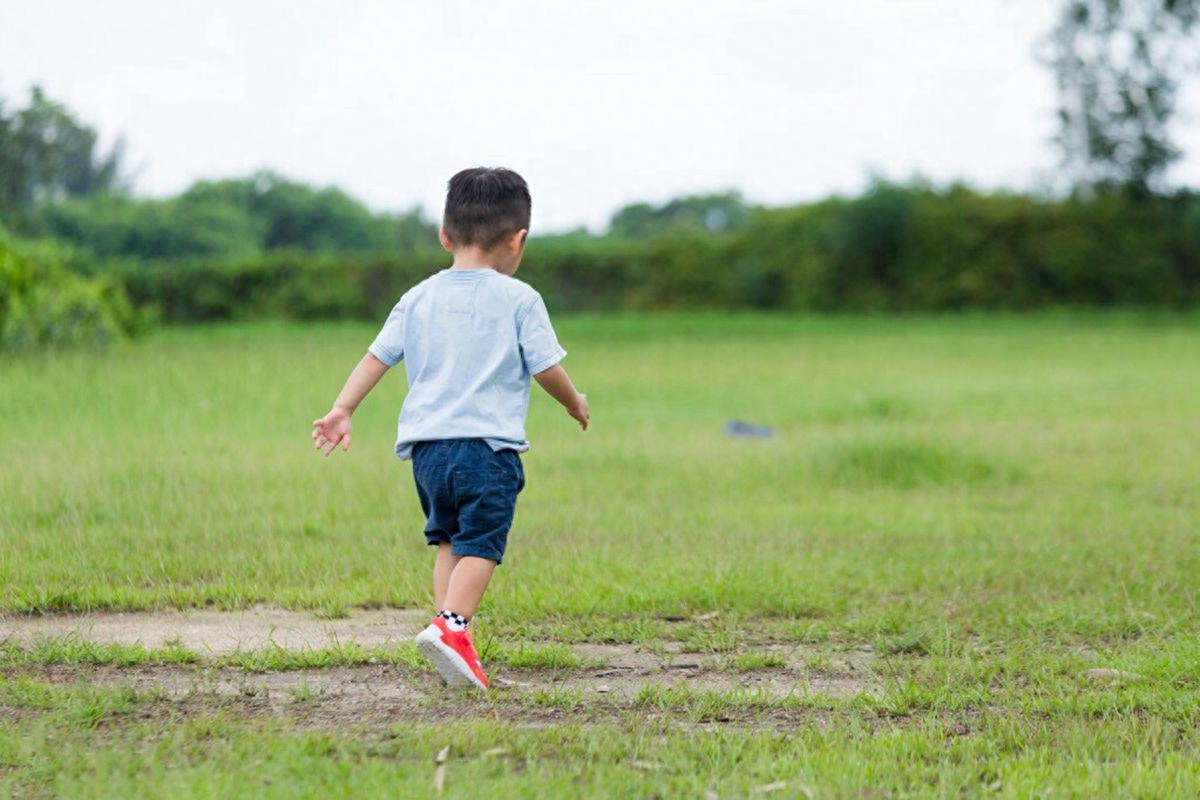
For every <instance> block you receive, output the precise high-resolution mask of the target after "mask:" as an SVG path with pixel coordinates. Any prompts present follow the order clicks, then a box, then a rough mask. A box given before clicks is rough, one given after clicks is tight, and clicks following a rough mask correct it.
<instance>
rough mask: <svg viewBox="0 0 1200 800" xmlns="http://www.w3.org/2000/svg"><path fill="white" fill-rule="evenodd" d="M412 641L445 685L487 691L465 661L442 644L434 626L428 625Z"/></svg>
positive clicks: (439, 633) (438, 631)
mask: <svg viewBox="0 0 1200 800" xmlns="http://www.w3.org/2000/svg"><path fill="white" fill-rule="evenodd" d="M414 641H415V642H416V643H417V649H418V650H420V651H421V652H422V653H423V654H424V655H425V657H426V658H428V659H429V662H430V663H431V664H433V666H434V667H435V668H436V669H437V671H438V674H439V675H441V676H442V679H443V680H445V681H446V683H448V684H450V685H451V686H474V687H475V688H477V689H483V690H485V691H486V690H487V686H486V685H485V684H483V683H481V682H480V680H479V679H478V678H476V677H475V673H474V672H472V671H471V667H470V665H468V664H467V662H466V660H465V659H464V658H463V657H462V656H460V655H459V654H458V653H456V652H454V650H453V648H451V647H449V646H448V645H446V644H445V643H444V642H442V632H441V631H440V630H438V629H437V627H436V626H434V625H430V626H429V627H428V628H426V629H425V630H423V631H421V632H420V633H418V634H417V638H416V639H415V640H414Z"/></svg>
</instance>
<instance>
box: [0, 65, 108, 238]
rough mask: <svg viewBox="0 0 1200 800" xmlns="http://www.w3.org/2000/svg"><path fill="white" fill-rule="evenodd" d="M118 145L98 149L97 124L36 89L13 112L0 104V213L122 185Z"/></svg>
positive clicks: (7, 214)
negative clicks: (22, 105) (77, 115)
mask: <svg viewBox="0 0 1200 800" xmlns="http://www.w3.org/2000/svg"><path fill="white" fill-rule="evenodd" d="M121 158H122V144H121V142H118V143H117V144H116V145H114V146H113V147H112V148H111V149H110V150H109V151H108V152H107V153H100V152H98V149H97V133H96V131H95V129H93V128H91V127H90V126H88V125H86V124H84V123H83V122H80V121H79V120H78V119H76V118H75V116H74V115H73V114H72V113H71V112H70V111H69V110H68V109H67V108H65V107H64V106H63V105H61V104H59V103H56V102H54V101H53V100H51V99H50V98H48V97H46V95H45V94H44V93H43V92H42V90H41V89H39V88H36V87H35V88H34V89H33V90H32V92H31V94H30V99H29V104H28V105H27V106H26V107H25V108H22V109H19V110H17V111H15V112H14V113H12V114H11V115H9V114H6V113H5V109H4V106H3V104H2V103H0V217H9V218H13V217H17V216H20V215H23V214H26V213H28V212H30V211H32V210H33V209H34V208H35V207H36V206H38V205H40V204H43V203H47V202H54V201H57V200H61V199H63V198H66V197H85V196H89V195H93V194H97V193H102V192H107V191H114V190H118V189H120V188H121Z"/></svg>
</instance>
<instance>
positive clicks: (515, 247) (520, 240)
mask: <svg viewBox="0 0 1200 800" xmlns="http://www.w3.org/2000/svg"><path fill="white" fill-rule="evenodd" d="M528 239H529V229H528V228H521V230H519V231H517V232H516V233H514V234H513V235H512V238H511V239H509V240H508V248H509V250H511V251H512V252H514V253H519V252H521V249H522V248H523V247H525V242H526V241H527V240H528Z"/></svg>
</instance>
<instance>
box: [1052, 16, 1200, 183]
mask: <svg viewBox="0 0 1200 800" xmlns="http://www.w3.org/2000/svg"><path fill="white" fill-rule="evenodd" d="M1198 20H1200V0H1066V2H1064V3H1063V6H1062V10H1061V12H1060V13H1059V17H1058V22H1057V24H1056V26H1055V28H1054V30H1053V32H1052V33H1051V35H1050V36H1049V37H1048V40H1047V44H1048V45H1049V52H1048V54H1047V58H1046V60H1047V61H1048V63H1049V64H1050V66H1051V67H1052V69H1053V70H1054V74H1055V78H1056V80H1057V82H1058V90H1059V97H1060V107H1059V123H1060V131H1059V135H1058V143H1059V145H1060V147H1061V148H1062V150H1063V154H1064V157H1065V159H1064V160H1065V161H1066V163H1067V165H1068V166H1069V167H1071V168H1072V171H1073V173H1074V180H1075V183H1076V186H1077V188H1078V189H1080V190H1081V191H1082V192H1083V193H1084V194H1085V195H1087V194H1089V193H1090V192H1091V191H1092V190H1093V189H1094V188H1100V189H1104V188H1112V187H1122V188H1126V189H1128V190H1130V191H1132V192H1133V193H1134V194H1136V195H1141V196H1144V195H1147V194H1149V193H1150V192H1151V191H1155V190H1160V189H1162V184H1163V178H1164V173H1165V172H1166V169H1167V167H1168V166H1170V164H1171V163H1172V162H1173V161H1174V160H1175V159H1177V158H1178V157H1179V155H1180V152H1179V150H1178V149H1177V148H1176V147H1175V145H1174V144H1173V143H1172V141H1171V135H1170V130H1169V123H1170V121H1171V118H1172V116H1173V115H1174V112H1175V104H1176V96H1177V94H1178V89H1179V84H1180V81H1181V79H1182V77H1183V75H1184V73H1186V72H1188V71H1190V70H1194V69H1195V67H1196V65H1197V63H1198V62H1197V57H1198V56H1200V48H1197V43H1196V40H1195V38H1194V36H1193V32H1194V30H1195V27H1196V23H1197V21H1198Z"/></svg>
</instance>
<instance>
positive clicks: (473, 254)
mask: <svg viewBox="0 0 1200 800" xmlns="http://www.w3.org/2000/svg"><path fill="white" fill-rule="evenodd" d="M495 262H496V260H495V258H494V257H493V254H492V253H490V252H488V251H486V250H482V249H480V248H478V247H460V248H458V249H457V250H455V251H454V263H453V264H451V265H450V269H496V267H495Z"/></svg>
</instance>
